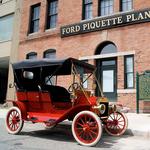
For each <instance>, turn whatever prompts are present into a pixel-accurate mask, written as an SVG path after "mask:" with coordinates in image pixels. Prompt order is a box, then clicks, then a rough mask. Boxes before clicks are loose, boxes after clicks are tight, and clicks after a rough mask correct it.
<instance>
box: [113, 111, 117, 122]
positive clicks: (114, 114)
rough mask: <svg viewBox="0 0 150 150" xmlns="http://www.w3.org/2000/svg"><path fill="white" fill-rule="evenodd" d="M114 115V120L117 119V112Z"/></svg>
mask: <svg viewBox="0 0 150 150" xmlns="http://www.w3.org/2000/svg"><path fill="white" fill-rule="evenodd" d="M113 116H114V120H115V119H116V113H115V112H114V113H113Z"/></svg>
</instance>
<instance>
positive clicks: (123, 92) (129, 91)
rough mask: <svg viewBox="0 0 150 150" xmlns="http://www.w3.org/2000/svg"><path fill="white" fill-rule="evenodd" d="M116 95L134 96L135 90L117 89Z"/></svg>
mask: <svg viewBox="0 0 150 150" xmlns="http://www.w3.org/2000/svg"><path fill="white" fill-rule="evenodd" d="M117 93H118V94H125V93H127V94H128V93H129V94H130V93H131V94H132V93H133V94H134V93H136V89H118V90H117Z"/></svg>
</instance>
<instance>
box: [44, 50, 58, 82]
mask: <svg viewBox="0 0 150 150" xmlns="http://www.w3.org/2000/svg"><path fill="white" fill-rule="evenodd" d="M44 58H49V59H56V50H55V49H48V50H46V51H45V52H44ZM55 83H56V76H52V77H51V76H47V77H45V84H46V85H55Z"/></svg>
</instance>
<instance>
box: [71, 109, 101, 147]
mask: <svg viewBox="0 0 150 150" xmlns="http://www.w3.org/2000/svg"><path fill="white" fill-rule="evenodd" d="M72 133H73V136H74V138H75V139H76V141H77V142H78V143H79V144H81V145H84V146H94V145H95V144H97V143H98V141H99V140H100V138H101V135H102V125H101V121H100V119H99V117H98V116H97V115H96V114H94V113H93V112H90V111H82V112H80V113H78V114H77V115H76V116H75V118H74V120H73V123H72Z"/></svg>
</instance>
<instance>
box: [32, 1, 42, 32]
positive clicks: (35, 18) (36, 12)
mask: <svg viewBox="0 0 150 150" xmlns="http://www.w3.org/2000/svg"><path fill="white" fill-rule="evenodd" d="M39 21H40V4H36V5H33V6H31V21H30V33H34V32H38V30H39Z"/></svg>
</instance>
